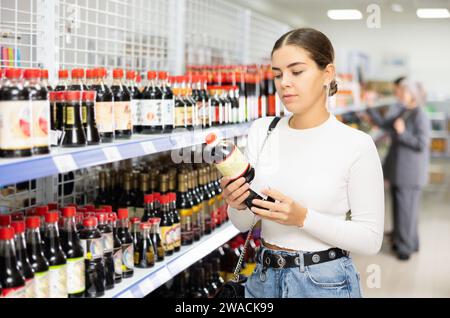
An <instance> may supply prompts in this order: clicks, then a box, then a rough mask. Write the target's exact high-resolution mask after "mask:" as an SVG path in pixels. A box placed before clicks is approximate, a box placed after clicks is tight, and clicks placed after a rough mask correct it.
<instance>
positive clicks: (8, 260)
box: [0, 239, 17, 268]
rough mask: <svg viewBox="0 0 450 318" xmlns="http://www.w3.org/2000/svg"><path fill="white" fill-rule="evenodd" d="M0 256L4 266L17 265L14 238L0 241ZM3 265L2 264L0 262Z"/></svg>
mask: <svg viewBox="0 0 450 318" xmlns="http://www.w3.org/2000/svg"><path fill="white" fill-rule="evenodd" d="M0 257H1V258H3V259H4V262H5V264H4V265H5V266H6V267H8V268H12V267H13V268H15V266H17V259H16V249H15V246H14V240H12V239H11V240H1V241H0ZM2 265H3V264H2Z"/></svg>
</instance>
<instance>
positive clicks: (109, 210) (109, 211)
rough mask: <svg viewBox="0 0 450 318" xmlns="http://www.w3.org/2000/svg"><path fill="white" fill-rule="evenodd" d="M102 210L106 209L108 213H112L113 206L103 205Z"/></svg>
mask: <svg viewBox="0 0 450 318" xmlns="http://www.w3.org/2000/svg"><path fill="white" fill-rule="evenodd" d="M100 208H102V209H104V210H105V211H106V212H108V213H111V212H112V206H111V205H101V206H100Z"/></svg>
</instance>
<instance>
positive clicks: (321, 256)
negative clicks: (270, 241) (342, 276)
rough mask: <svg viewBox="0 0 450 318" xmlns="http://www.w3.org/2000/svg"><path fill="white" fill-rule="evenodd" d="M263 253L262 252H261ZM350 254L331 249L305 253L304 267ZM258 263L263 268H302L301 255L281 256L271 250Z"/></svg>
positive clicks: (259, 258) (265, 252)
mask: <svg viewBox="0 0 450 318" xmlns="http://www.w3.org/2000/svg"><path fill="white" fill-rule="evenodd" d="M259 253H261V251H259ZM349 255H350V253H349V252H347V251H344V250H342V249H339V248H331V249H329V250H327V251H320V252H313V253H308V254H306V253H304V254H303V259H304V265H305V266H312V265H317V264H320V263H325V262H330V261H334V260H336V259H339V258H341V257H345V256H349ZM258 261H259V262H260V263H261V264H262V265H263V267H271V268H275V269H281V268H290V267H299V266H300V255H299V254H297V255H280V254H277V253H273V252H272V251H271V250H267V249H266V250H265V251H264V255H263V259H262V262H261V257H258Z"/></svg>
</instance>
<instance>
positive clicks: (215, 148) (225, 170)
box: [205, 133, 275, 209]
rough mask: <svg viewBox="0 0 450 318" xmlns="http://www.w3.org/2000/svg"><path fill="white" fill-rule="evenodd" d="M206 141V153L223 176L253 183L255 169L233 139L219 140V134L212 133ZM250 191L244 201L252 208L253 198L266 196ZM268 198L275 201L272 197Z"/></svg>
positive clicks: (261, 198)
mask: <svg viewBox="0 0 450 318" xmlns="http://www.w3.org/2000/svg"><path fill="white" fill-rule="evenodd" d="M206 143H207V147H206V148H205V153H206V154H207V156H210V157H209V160H210V161H212V163H214V165H215V167H216V168H217V169H218V170H219V172H220V173H221V174H222V176H224V177H228V178H230V179H231V180H232V181H234V180H237V179H239V178H241V177H243V178H245V180H246V182H247V183H249V184H251V182H252V181H253V179H254V178H255V169H254V168H253V167H252V166H251V165H250V163H248V161H247V159H246V158H245V157H244V155H243V154H242V152H241V151H240V150H239V148H237V147H236V145H235V144H234V143H233V142H232V141H228V140H218V138H217V135H216V134H215V133H211V134H209V135H208V136H207V137H206ZM210 188H211V187H210ZM249 191H250V195H249V196H248V198H247V199H246V200H245V202H244V203H245V204H246V205H247V207H248V208H249V209H250V208H251V207H252V206H253V203H252V202H253V200H255V199H259V200H264V198H263V197H261V196H260V195H259V194H257V193H256V192H255V191H254V190H252V189H249ZM267 200H268V201H271V202H275V200H273V199H272V198H270V197H268V198H267Z"/></svg>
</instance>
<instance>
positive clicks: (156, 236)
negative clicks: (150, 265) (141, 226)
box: [150, 218, 166, 262]
mask: <svg viewBox="0 0 450 318" xmlns="http://www.w3.org/2000/svg"><path fill="white" fill-rule="evenodd" d="M160 222H161V219H160V218H151V219H150V224H151V225H152V228H151V238H152V243H153V248H154V249H155V254H156V261H157V262H161V261H163V260H164V258H165V256H166V253H165V251H164V245H163V242H162V239H161V232H160V230H159V224H160Z"/></svg>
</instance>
